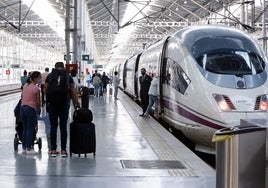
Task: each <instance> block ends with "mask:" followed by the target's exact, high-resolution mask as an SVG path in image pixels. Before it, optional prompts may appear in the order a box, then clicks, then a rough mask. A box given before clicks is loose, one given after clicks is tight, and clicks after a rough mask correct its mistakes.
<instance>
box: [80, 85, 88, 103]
mask: <svg viewBox="0 0 268 188" xmlns="http://www.w3.org/2000/svg"><path fill="white" fill-rule="evenodd" d="M81 93H82V95H81V106H82V108H88V103H89V88H88V87H82V88H81Z"/></svg>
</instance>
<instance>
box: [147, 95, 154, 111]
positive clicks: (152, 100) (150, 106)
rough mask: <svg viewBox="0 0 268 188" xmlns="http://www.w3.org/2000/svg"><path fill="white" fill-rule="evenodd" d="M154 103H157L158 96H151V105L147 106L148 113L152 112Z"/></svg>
mask: <svg viewBox="0 0 268 188" xmlns="http://www.w3.org/2000/svg"><path fill="white" fill-rule="evenodd" d="M154 103H157V96H155V95H149V105H148V106H147V109H146V113H148V114H149V113H150V112H151V108H152V106H153V105H154Z"/></svg>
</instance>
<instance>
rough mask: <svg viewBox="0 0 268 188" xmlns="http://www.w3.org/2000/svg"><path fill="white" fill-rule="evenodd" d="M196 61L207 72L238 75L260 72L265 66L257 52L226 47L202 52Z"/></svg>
mask: <svg viewBox="0 0 268 188" xmlns="http://www.w3.org/2000/svg"><path fill="white" fill-rule="evenodd" d="M197 63H198V64H199V66H201V67H202V68H203V69H205V70H207V71H209V72H213V73H217V74H228V75H239V76H241V75H252V74H258V73H261V72H263V71H264V66H265V63H264V61H263V60H262V58H260V57H259V56H258V55H257V54H254V53H248V52H246V51H234V50H226V49H225V50H222V51H220V50H217V51H212V52H209V53H206V54H202V55H201V56H200V57H198V58H197Z"/></svg>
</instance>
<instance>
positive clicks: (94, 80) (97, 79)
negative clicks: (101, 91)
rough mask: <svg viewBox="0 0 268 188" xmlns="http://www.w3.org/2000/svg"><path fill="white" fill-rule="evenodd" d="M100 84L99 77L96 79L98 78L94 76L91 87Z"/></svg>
mask: <svg viewBox="0 0 268 188" xmlns="http://www.w3.org/2000/svg"><path fill="white" fill-rule="evenodd" d="M100 82H101V79H100V77H98V76H94V78H93V81H92V85H93V86H94V87H95V86H98V85H99V84H100Z"/></svg>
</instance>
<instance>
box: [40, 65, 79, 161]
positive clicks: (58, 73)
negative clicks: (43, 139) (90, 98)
mask: <svg viewBox="0 0 268 188" xmlns="http://www.w3.org/2000/svg"><path fill="white" fill-rule="evenodd" d="M44 91H45V93H46V96H47V101H48V104H47V105H48V113H49V119H50V125H51V132H50V137H51V149H52V151H51V157H56V156H57V128H58V119H59V126H60V138H61V156H62V157H66V156H67V152H66V144H67V120H68V115H69V108H70V99H71V98H72V100H73V103H74V105H75V107H77V106H79V103H78V96H77V93H76V91H75V88H74V81H73V79H72V77H71V76H69V75H68V73H67V70H66V69H65V68H64V64H63V62H57V63H56V64H55V69H53V70H52V72H51V73H50V74H49V75H48V76H47V79H46V81H45V87H44Z"/></svg>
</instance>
